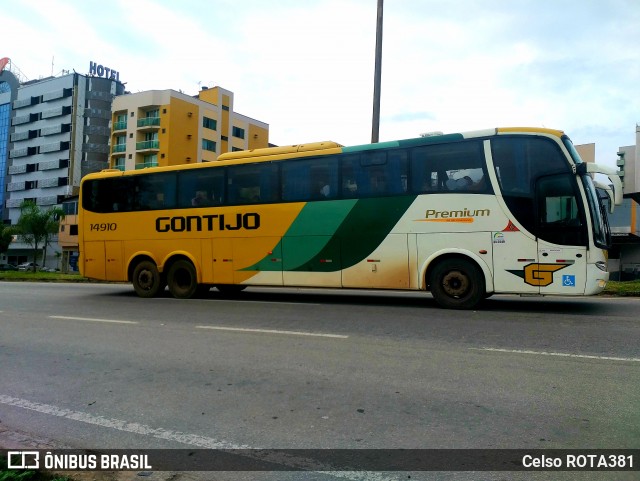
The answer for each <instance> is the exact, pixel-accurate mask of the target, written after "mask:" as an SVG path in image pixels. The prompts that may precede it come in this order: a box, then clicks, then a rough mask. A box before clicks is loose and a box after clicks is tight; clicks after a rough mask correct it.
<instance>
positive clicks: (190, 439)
mask: <svg viewBox="0 0 640 481" xmlns="http://www.w3.org/2000/svg"><path fill="white" fill-rule="evenodd" d="M0 404H6V405H8V406H14V407H18V408H22V409H28V410H30V411H35V412H39V413H41V414H47V415H50V416H56V417H59V418H64V419H69V420H72V421H80V422H83V423H86V424H91V425H94V426H100V427H104V428H110V429H116V430H118V431H124V432H127V433H133V434H139V435H142V436H151V437H154V438H158V439H164V440H167V441H175V442H178V443H182V444H188V445H190V446H197V447H200V448H204V449H232V450H233V449H244V450H252V449H256V448H254V447H251V446H248V445H246V444H236V443H232V442H229V441H225V440H223V439H215V438H209V437H206V436H200V435H198V434H189V433H182V432H179V431H172V430H171V429H163V428H153V427H151V426H147V425H145V424H139V423H131V422H129V421H124V420H122V419H113V418H105V417H102V416H93V415H91V414H88V413H84V412H80V411H72V410H70V409H64V408H60V407H57V406H52V405H50V404H43V403H38V402H33V401H29V400H27V399H20V398H16V397H12V396H6V395H3V394H0ZM244 455H246V456H247V457H255V458H256V459H260V460H263V461H269V460H268V459H266V458H265V457H263V456H259V455H256V456H251V453H250V452H248V453H246V454H244ZM277 462H280V463H281V464H284V465H286V466H289V467H292V468H298V469H303V470H306V471H311V470H312V471H316V472H322V473H326V474H330V475H332V476H334V477H337V478H344V479H349V480H353V481H361V480H373V481H386V480H389V479H392V480H393V479H397V478H388V477H386V476H384V475H382V474H380V473H375V472H353V471H332V470H331V466H323V465H320V464H319V463H318V462H317V461H314V460H311V459H305V458H301V457H297V456H294V455H278V458H277ZM325 468H326V469H325Z"/></svg>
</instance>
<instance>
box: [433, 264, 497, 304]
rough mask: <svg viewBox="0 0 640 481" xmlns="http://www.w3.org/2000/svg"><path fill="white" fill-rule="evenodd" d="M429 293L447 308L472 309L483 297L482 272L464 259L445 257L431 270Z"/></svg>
mask: <svg viewBox="0 0 640 481" xmlns="http://www.w3.org/2000/svg"><path fill="white" fill-rule="evenodd" d="M430 285H431V294H432V295H433V297H434V299H435V300H436V302H437V303H438V304H440V305H441V306H442V307H446V308H449V309H472V308H474V307H475V306H476V305H477V304H478V303H479V302H480V301H481V300H482V299H484V297H485V288H484V281H483V276H482V272H481V271H480V269H479V268H478V266H477V265H476V264H475V263H473V262H471V261H469V260H466V259H446V260H444V261H441V262H439V263H438V264H437V265H436V266H435V267H434V268H433V271H432V272H431V277H430Z"/></svg>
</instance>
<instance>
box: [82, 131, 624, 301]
mask: <svg viewBox="0 0 640 481" xmlns="http://www.w3.org/2000/svg"><path fill="white" fill-rule="evenodd" d="M595 173H600V174H604V175H605V176H607V177H608V179H609V184H608V185H607V186H606V189H607V190H608V192H609V194H610V195H611V200H612V201H613V202H611V206H613V205H614V204H615V205H619V204H620V203H621V202H622V188H621V182H620V179H619V177H618V176H617V175H616V171H615V170H614V169H613V168H610V167H607V166H598V165H596V164H593V163H585V162H583V161H582V159H581V158H580V155H579V154H578V152H577V151H576V149H575V148H574V146H573V144H572V143H571V140H570V139H569V138H568V137H567V136H566V135H565V134H564V133H563V132H562V131H558V130H551V129H541V128H519V127H512V128H497V129H489V130H482V131H474V132H467V133H454V134H442V135H434V136H429V137H421V138H416V139H407V140H399V141H391V142H381V143H376V144H368V145H360V146H353V147H344V146H342V145H340V144H337V143H335V142H317V143H310V144H301V145H293V146H287V147H272V148H264V149H255V150H249V151H239V152H231V153H226V154H223V155H221V156H220V157H219V158H218V160H217V161H214V162H208V163H199V164H196V165H180V166H170V167H156V168H147V169H142V170H136V171H120V170H116V169H108V170H105V171H102V172H99V173H94V174H89V175H87V176H85V177H84V179H83V180H82V184H81V189H80V191H81V192H80V211H79V250H80V260H79V264H80V270H81V273H82V275H84V276H86V277H88V278H92V279H99V280H107V281H126V282H131V283H132V284H133V288H134V289H135V292H136V293H137V294H138V295H139V296H140V297H147V298H150V297H154V296H156V295H158V294H159V293H160V292H161V291H164V289H165V288H166V287H168V289H169V291H170V293H171V294H172V295H173V296H174V297H176V298H191V297H195V296H198V295H201V294H203V293H204V292H206V291H208V290H209V289H210V288H212V287H214V286H215V287H216V288H217V289H218V290H220V291H222V292H237V291H241V290H243V289H244V288H246V287H247V286H295V287H318V288H322V287H325V288H354V289H358V288H360V289H394V290H416V291H417V290H422V291H430V292H431V295H432V296H433V298H435V300H436V301H437V303H438V304H439V305H440V306H442V307H445V308H453V309H472V308H475V307H476V306H477V305H478V304H479V303H480V302H481V301H482V300H483V299H485V298H487V297H489V296H491V295H492V294H520V295H541V296H546V295H562V296H586V295H593V294H597V293H599V292H601V291H602V290H603V289H604V287H605V285H606V283H607V281H608V278H609V274H608V272H607V249H608V247H609V246H610V230H609V225H608V221H607V211H606V210H605V207H604V202H602V199H600V197H599V196H598V193H597V189H596V187H597V186H598V185H603V184H601V183H600V182H599V181H597V180H594V174H595Z"/></svg>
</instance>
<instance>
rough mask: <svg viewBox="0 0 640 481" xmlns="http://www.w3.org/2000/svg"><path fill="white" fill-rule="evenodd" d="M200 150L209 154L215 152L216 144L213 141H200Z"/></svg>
mask: <svg viewBox="0 0 640 481" xmlns="http://www.w3.org/2000/svg"><path fill="white" fill-rule="evenodd" d="M202 149H203V150H208V151H209V152H215V151H216V143H215V142H214V141H213V140H207V139H202Z"/></svg>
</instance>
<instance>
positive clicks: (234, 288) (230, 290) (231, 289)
mask: <svg viewBox="0 0 640 481" xmlns="http://www.w3.org/2000/svg"><path fill="white" fill-rule="evenodd" d="M246 288H247V286H243V285H242V284H216V289H218V290H219V291H220V292H222V293H223V294H237V293H238V292H241V291H244V290H245V289H246Z"/></svg>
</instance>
